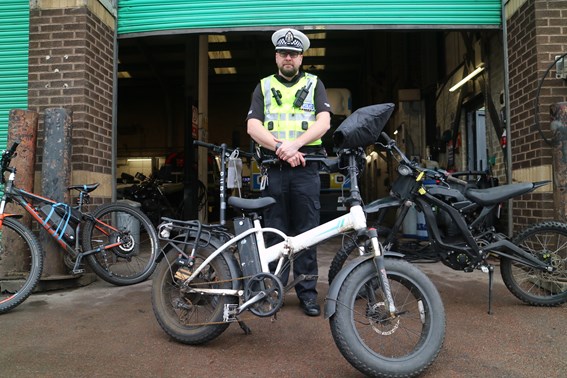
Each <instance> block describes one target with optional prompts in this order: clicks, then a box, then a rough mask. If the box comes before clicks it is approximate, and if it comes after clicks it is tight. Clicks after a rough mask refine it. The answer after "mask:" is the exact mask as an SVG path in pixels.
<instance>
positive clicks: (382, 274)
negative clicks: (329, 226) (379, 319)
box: [368, 228, 397, 317]
mask: <svg viewBox="0 0 567 378" xmlns="http://www.w3.org/2000/svg"><path fill="white" fill-rule="evenodd" d="M368 236H369V237H370V241H371V243H372V250H373V253H374V258H373V259H372V261H373V262H374V266H375V267H376V272H377V273H378V280H379V282H380V286H381V287H382V291H383V292H384V297H385V298H384V299H385V300H386V303H385V305H386V308H387V309H388V311H389V312H390V316H391V317H395V316H396V313H397V311H396V306H395V305H394V298H393V297H392V290H391V289H390V281H389V280H388V276H387V275H386V267H385V265H384V247H383V246H382V244H380V242H379V241H378V233H377V232H376V229H375V228H371V229H369V230H368Z"/></svg>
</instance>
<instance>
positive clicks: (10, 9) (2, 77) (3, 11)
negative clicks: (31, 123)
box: [0, 0, 30, 150]
mask: <svg viewBox="0 0 567 378" xmlns="http://www.w3.org/2000/svg"><path fill="white" fill-rule="evenodd" d="M29 29H30V3H29V0H2V1H1V2H0V150H4V149H5V148H6V143H7V140H8V118H9V114H10V110H12V109H26V108H27V107H28V52H29Z"/></svg>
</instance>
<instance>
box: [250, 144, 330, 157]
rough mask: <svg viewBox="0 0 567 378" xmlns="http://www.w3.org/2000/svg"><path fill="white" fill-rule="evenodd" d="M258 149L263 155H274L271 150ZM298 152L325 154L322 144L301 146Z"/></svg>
mask: <svg viewBox="0 0 567 378" xmlns="http://www.w3.org/2000/svg"><path fill="white" fill-rule="evenodd" d="M260 150H262V154H263V155H264V156H270V157H275V156H276V154H275V153H274V151H272V150H268V149H266V148H263V147H262V148H260ZM299 152H302V153H304V154H308V155H327V152H326V151H325V149H324V148H323V146H322V145H317V146H303V147H301V148H300V149H299Z"/></svg>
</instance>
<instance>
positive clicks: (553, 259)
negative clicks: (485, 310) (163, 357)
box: [329, 133, 567, 312]
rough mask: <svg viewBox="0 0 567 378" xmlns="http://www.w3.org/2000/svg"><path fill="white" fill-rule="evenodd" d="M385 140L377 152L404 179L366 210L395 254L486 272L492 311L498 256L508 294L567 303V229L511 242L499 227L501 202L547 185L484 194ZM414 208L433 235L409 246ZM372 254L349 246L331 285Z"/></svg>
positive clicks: (541, 229)
mask: <svg viewBox="0 0 567 378" xmlns="http://www.w3.org/2000/svg"><path fill="white" fill-rule="evenodd" d="M382 137H383V138H384V140H385V143H380V144H379V145H380V146H382V147H383V148H385V149H386V151H387V152H388V153H389V154H390V155H391V156H393V157H394V158H395V159H396V160H397V161H398V162H399V165H398V167H397V173H398V178H397V179H396V180H395V181H394V183H393V185H392V189H391V192H390V196H388V197H385V198H381V199H378V200H376V201H374V202H372V203H370V204H368V205H367V206H365V208H364V210H365V212H366V213H367V214H368V215H369V216H371V215H374V216H377V220H376V222H375V227H376V228H377V230H378V233H379V235H381V240H382V242H383V245H384V247H385V248H386V250H387V251H388V254H389V255H391V256H398V257H399V258H403V259H405V260H409V261H413V262H436V261H441V262H442V263H443V264H445V265H447V266H448V267H450V268H452V269H455V270H461V271H464V272H472V271H474V270H476V269H480V270H482V271H484V272H486V273H488V274H489V312H491V307H490V305H491V293H492V279H493V271H494V266H493V265H492V264H491V262H490V261H491V260H490V259H491V258H494V257H496V258H499V259H500V272H501V275H502V280H503V281H504V283H505V284H506V287H507V288H508V289H509V290H510V292H512V294H514V295H515V296H516V297H517V298H519V299H520V300H522V301H524V302H525V303H527V304H530V305H536V306H557V305H560V304H562V303H565V302H567V224H565V223H561V222H557V221H546V222H542V223H538V224H535V225H532V226H531V227H528V228H527V229H525V230H524V231H522V232H520V233H519V234H517V235H516V236H515V237H513V238H511V239H510V238H508V237H507V236H506V235H504V234H503V233H501V232H498V231H497V230H496V228H495V226H494V219H495V214H498V213H499V211H498V209H499V207H500V204H501V203H503V202H505V201H507V200H508V199H511V198H514V197H517V196H520V195H523V194H526V193H529V192H532V191H534V190H535V189H537V188H539V187H541V186H544V185H547V184H548V183H549V181H541V182H526V183H514V184H508V185H501V186H497V187H492V188H485V189H480V188H478V187H477V185H471V183H469V182H467V181H465V180H461V179H458V178H456V177H453V176H451V175H449V174H448V173H447V172H445V171H442V170H431V169H424V168H422V167H419V166H418V165H417V164H416V163H414V162H412V161H410V160H409V159H408V158H407V156H406V155H405V154H404V153H403V152H402V151H401V150H400V149H399V147H398V146H397V145H396V142H395V141H394V140H392V139H390V138H389V137H388V135H386V134H385V133H382ZM412 208H414V209H416V210H417V212H420V213H421V214H423V216H424V219H425V222H424V223H425V226H426V230H427V234H426V235H427V236H426V239H425V240H423V241H421V242H418V241H416V240H415V239H411V240H410V241H408V240H404V239H403V223H404V219H405V218H406V216H407V215H408V213H409V212H410V211H411V209H412ZM392 211H394V212H395V214H394V217H393V219H394V220H393V224H392V225H391V227H387V226H388V225H389V224H388V222H387V221H386V214H388V213H391V212H392ZM369 223H370V222H369ZM369 249H371V246H370V245H369V244H368V243H367V242H366V240H363V239H362V240H361V239H360V238H355V237H353V238H351V239H350V240H347V241H346V242H345V243H344V244H343V247H342V248H341V249H340V251H339V252H338V253H337V254H336V255H335V257H334V259H333V261H332V263H331V267H330V269H329V282H332V281H333V279H334V278H335V276H336V275H337V274H338V272H339V271H340V270H341V268H342V267H343V265H344V264H345V262H346V261H347V260H348V259H349V258H351V257H353V256H359V255H363V254H365V253H368V252H370V250H369Z"/></svg>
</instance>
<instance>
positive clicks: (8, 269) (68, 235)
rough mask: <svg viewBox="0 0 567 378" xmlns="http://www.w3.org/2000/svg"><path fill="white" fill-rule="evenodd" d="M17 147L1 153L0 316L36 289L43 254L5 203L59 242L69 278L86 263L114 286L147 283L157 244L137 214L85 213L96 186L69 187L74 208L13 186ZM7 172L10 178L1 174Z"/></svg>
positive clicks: (102, 209) (129, 210) (120, 209)
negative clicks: (74, 193) (18, 210)
mask: <svg viewBox="0 0 567 378" xmlns="http://www.w3.org/2000/svg"><path fill="white" fill-rule="evenodd" d="M17 146H18V143H14V144H13V145H12V147H11V148H10V149H9V150H6V151H4V153H3V154H2V159H1V162H0V167H1V175H0V179H1V181H2V184H4V193H3V195H2V199H1V201H0V262H1V264H0V313H4V312H7V311H9V310H11V309H13V308H14V307H16V306H18V305H19V304H21V303H22V302H23V301H24V300H25V299H26V298H27V297H28V296H29V295H30V294H31V293H32V291H33V290H34V288H35V287H36V285H37V284H38V282H39V280H40V277H41V275H42V270H43V261H44V253H43V250H42V246H41V244H40V242H39V240H38V238H37V236H36V234H35V233H34V232H33V231H32V230H30V228H29V227H27V226H25V225H24V224H23V223H22V222H21V221H20V220H19V218H21V217H22V215H18V214H13V213H11V212H10V211H9V210H8V208H7V206H6V205H7V204H8V203H13V204H15V205H17V206H20V207H21V208H22V209H24V210H25V211H26V212H27V213H28V214H30V215H31V218H32V220H34V221H35V222H37V223H38V224H39V225H40V226H41V228H43V229H44V230H45V231H47V233H48V234H49V235H50V236H51V237H52V238H53V239H54V240H55V241H56V242H57V244H58V245H59V246H60V247H61V249H62V250H63V252H64V253H65V256H64V262H65V264H66V265H67V267H69V269H70V273H71V274H72V275H79V274H82V273H84V272H85V269H84V267H83V260H86V261H87V263H88V265H89V266H90V267H91V269H92V270H93V272H94V273H95V274H96V275H97V276H99V277H100V278H102V279H103V280H105V281H108V282H110V283H112V284H114V285H132V284H136V283H139V282H142V281H144V280H145V279H147V278H148V277H149V276H150V275H151V274H152V273H153V271H154V270H155V268H156V264H157V262H156V257H157V256H158V251H159V245H158V237H157V233H156V230H155V228H154V227H153V226H152V224H151V222H150V220H149V219H148V218H147V217H146V216H145V215H144V214H143V213H142V212H141V211H140V210H138V209H136V208H135V207H133V206H130V205H128V204H124V203H119V202H118V203H110V204H105V205H101V206H99V207H98V208H97V209H95V210H94V211H93V212H92V213H89V212H85V211H83V206H85V205H86V204H88V203H89V196H90V193H91V192H92V191H94V190H95V189H96V188H97V187H98V186H99V184H98V183H95V184H85V185H73V186H70V187H69V188H68V190H69V191H77V192H78V195H79V197H78V199H77V203H76V205H69V204H66V203H61V202H58V201H55V200H52V199H50V198H46V197H43V196H40V195H38V194H34V193H31V192H28V191H26V190H23V189H20V188H18V187H17V186H16V184H15V181H16V168H14V167H10V162H11V160H12V158H13V157H14V156H15V154H16V148H17ZM6 172H9V175H8V179H7V180H6V178H5V173H6Z"/></svg>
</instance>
